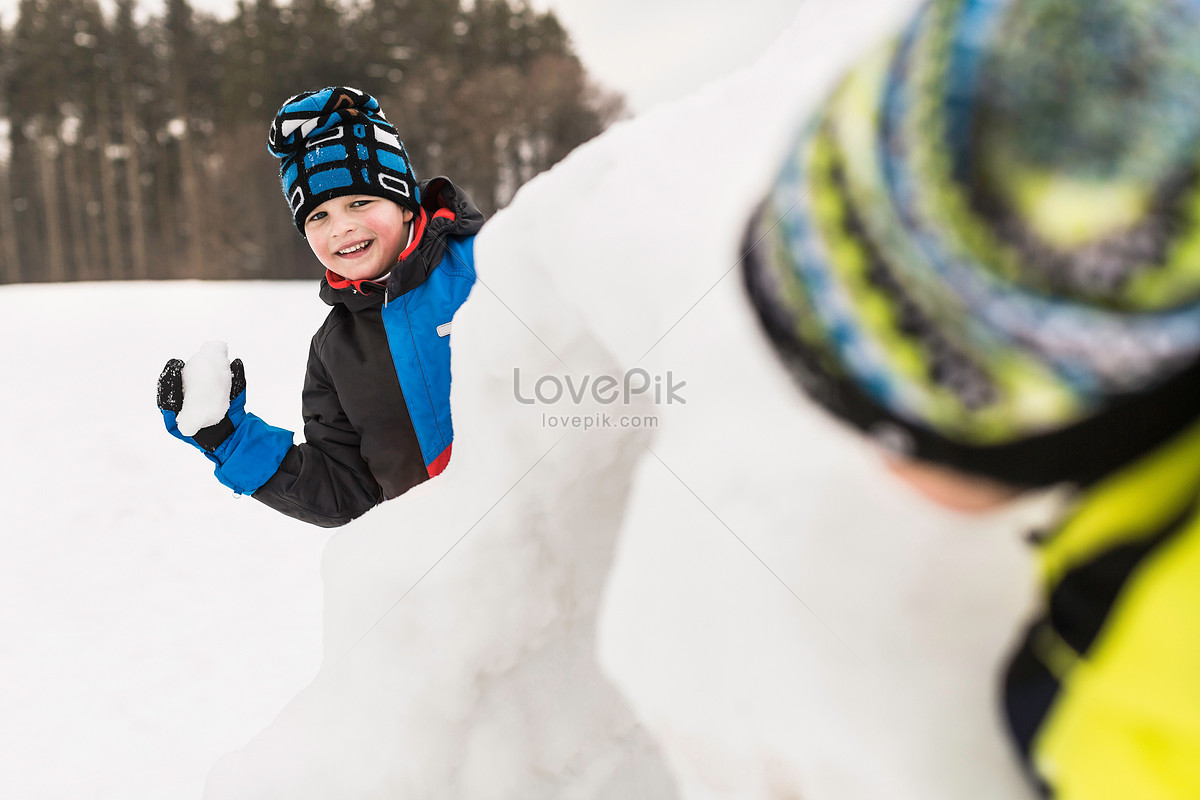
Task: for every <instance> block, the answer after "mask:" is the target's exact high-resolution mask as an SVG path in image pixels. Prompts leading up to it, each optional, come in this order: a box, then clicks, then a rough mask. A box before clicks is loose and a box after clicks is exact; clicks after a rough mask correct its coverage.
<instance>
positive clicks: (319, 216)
mask: <svg viewBox="0 0 1200 800" xmlns="http://www.w3.org/2000/svg"><path fill="white" fill-rule="evenodd" d="M324 217H325V212H324V211H318V212H317V213H315V214H313V215H312V216H311V217H309V218H308V222H316V221H317V220H319V219H324ZM308 222H306V223H305V224H306V225H307V224H308Z"/></svg>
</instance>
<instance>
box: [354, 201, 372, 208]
mask: <svg viewBox="0 0 1200 800" xmlns="http://www.w3.org/2000/svg"><path fill="white" fill-rule="evenodd" d="M370 202H371V201H370V200H355V201H354V202H353V203H351V204H350V207H351V208H358V207H359V206H365V205H367V204H368V203H370Z"/></svg>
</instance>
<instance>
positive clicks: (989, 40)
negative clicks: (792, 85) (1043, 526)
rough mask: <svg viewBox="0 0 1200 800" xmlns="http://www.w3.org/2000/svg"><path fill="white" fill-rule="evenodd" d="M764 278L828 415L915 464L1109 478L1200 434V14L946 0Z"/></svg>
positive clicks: (838, 127)
mask: <svg viewBox="0 0 1200 800" xmlns="http://www.w3.org/2000/svg"><path fill="white" fill-rule="evenodd" d="M746 248H747V252H748V255H747V257H746V259H745V261H744V263H743V268H744V278H745V282H746V286H747V288H748V290H749V294H750V297H751V300H752V302H753V304H754V307H755V309H756V310H757V312H758V315H759V318H760V320H761V321H762V323H763V326H764V328H765V330H766V331H767V333H768V334H769V336H770V338H771V340H772V341H773V343H774V345H775V346H776V349H777V350H778V351H779V352H780V353H781V354H782V355H783V357H784V360H785V361H786V363H787V365H788V367H789V368H790V370H791V371H792V372H793V374H794V375H795V376H796V378H797V379H798V380H799V381H800V383H801V384H802V386H803V387H804V388H805V389H806V390H807V391H808V392H809V393H810V394H811V395H812V396H814V397H815V398H816V399H817V400H818V401H819V402H821V403H823V404H824V405H825V406H827V407H828V408H829V409H830V410H832V411H834V412H835V413H836V414H838V415H840V416H841V417H842V418H844V419H845V420H847V421H849V422H850V423H852V424H854V425H855V426H857V427H858V428H860V429H861V430H863V431H864V432H866V433H868V434H869V435H871V436H873V437H875V438H877V439H878V440H880V441H881V442H882V443H883V444H885V445H886V446H888V447H890V448H893V449H894V450H897V451H900V452H902V453H904V454H907V455H909V456H911V457H914V458H917V459H920V460H925V461H932V462H936V463H941V464H943V465H946V466H950V467H953V468H955V469H957V470H959V471H963V472H967V473H971V474H976V475H981V476H986V477H990V478H993V479H997V480H1001V481H1004V482H1007V483H1010V484H1013V485H1017V486H1038V485H1049V484H1052V483H1057V482H1060V481H1073V482H1077V483H1086V482H1090V481H1093V480H1096V479H1098V478H1099V477H1101V476H1103V475H1105V474H1107V473H1109V472H1111V471H1112V470H1114V469H1116V468H1117V467H1119V466H1121V465H1123V464H1125V463H1128V462H1129V461H1131V460H1133V459H1134V458H1136V457H1137V456H1138V455H1140V454H1142V453H1144V452H1147V451H1148V450H1150V449H1151V448H1153V447H1155V446H1156V445H1158V444H1161V443H1163V442H1165V441H1167V440H1168V439H1169V438H1171V436H1172V435H1173V434H1175V433H1176V432H1178V431H1180V430H1181V429H1182V428H1184V427H1185V426H1187V425H1188V424H1189V423H1191V422H1193V421H1195V420H1197V419H1198V418H1200V11H1198V10H1197V7H1196V5H1195V4H1194V3H1190V2H1184V0H1089V2H1087V3H1080V2H1076V0H933V2H929V3H927V4H926V5H924V6H923V7H922V8H921V9H920V10H919V12H918V13H917V15H916V17H915V18H914V20H913V21H912V23H911V24H910V25H909V26H908V28H907V29H906V30H905V31H904V32H903V34H902V35H901V36H900V37H899V38H898V39H897V40H895V41H893V42H890V43H889V44H887V46H886V47H884V48H882V49H881V50H880V51H878V52H876V53H874V54H872V55H871V56H870V57H869V58H867V59H866V60H864V61H863V62H861V63H860V64H858V65H857V66H856V67H855V68H854V69H853V70H852V71H851V73H850V74H849V75H848V76H847V77H846V78H845V79H844V81H843V82H842V83H841V84H840V85H839V86H838V87H837V88H836V90H835V91H834V92H833V93H832V95H831V96H830V97H829V98H828V99H827V101H826V102H825V103H824V105H823V106H822V107H821V108H820V109H819V111H818V113H816V115H815V117H814V118H813V119H811V120H810V121H809V122H808V123H807V124H806V125H805V126H804V128H803V130H802V131H801V133H800V135H799V136H798V138H797V140H796V142H795V145H794V147H793V148H792V149H791V150H790V152H789V153H788V155H787V158H786V163H784V165H783V169H782V171H781V172H780V173H779V175H778V178H777V179H776V182H775V184H774V186H773V187H772V188H771V190H770V192H769V193H768V195H767V197H766V199H765V201H764V202H763V204H762V205H761V207H760V208H759V209H758V210H757V212H756V213H755V215H754V217H753V219H752V221H751V223H750V226H749V229H748V231H747V236H746Z"/></svg>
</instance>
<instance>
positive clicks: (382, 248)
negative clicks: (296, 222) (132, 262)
mask: <svg viewBox="0 0 1200 800" xmlns="http://www.w3.org/2000/svg"><path fill="white" fill-rule="evenodd" d="M412 218H413V213H412V212H411V211H409V210H408V209H407V208H404V207H402V206H400V205H398V204H397V203H393V202H392V201H391V200H388V199H386V198H383V197H375V196H373V195H367V194H352V195H347V196H346V197H335V198H333V199H332V200H326V201H325V202H324V203H322V204H321V205H319V206H317V207H316V208H315V209H313V211H312V213H310V214H309V215H308V218H307V219H306V220H305V221H304V235H305V236H306V237H307V238H308V246H309V247H311V248H312V251H313V253H315V254H316V256H317V259H318V260H319V261H320V262H321V263H322V264H323V265H324V266H325V267H326V268H327V269H330V270H332V271H333V272H335V273H337V274H338V275H341V276H342V277H343V278H346V279H348V280H352V281H357V280H363V279H370V278H378V277H379V276H381V275H383V274H384V273H386V272H388V271H389V270H391V268H392V267H393V266H395V264H396V260H397V259H398V258H399V257H400V253H402V252H403V251H404V246H405V245H406V244H407V243H408V225H409V223H410V222H411V221H412Z"/></svg>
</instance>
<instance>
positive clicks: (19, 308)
mask: <svg viewBox="0 0 1200 800" xmlns="http://www.w3.org/2000/svg"><path fill="white" fill-rule="evenodd" d="M319 274H320V272H319V268H318V269H314V280H313V281H304V282H287V283H284V282H270V283H267V282H252V283H251V282H247V283H201V282H170V283H77V284H61V285H52V284H41V285H31V286H5V287H0V341H2V342H4V346H3V347H0V372H2V373H3V374H4V375H5V376H6V378H5V380H4V381H2V382H0V408H2V409H3V411H4V418H5V420H6V429H5V434H4V444H3V450H2V452H3V454H4V458H3V459H0V498H2V499H3V508H4V512H3V521H2V522H0V545H2V546H3V558H0V675H3V676H4V679H3V680H2V681H0V797H3V798H17V799H19V800H63V798H83V797H86V798H90V799H91V800H162V798H196V797H199V796H200V795H201V793H202V792H203V788H204V782H205V779H206V776H207V774H208V772H209V770H210V769H211V768H212V765H213V763H214V762H215V761H216V760H217V758H218V757H219V756H221V754H223V753H227V752H229V751H230V750H234V749H236V748H238V747H241V746H242V745H243V744H244V743H245V742H246V741H247V740H249V739H250V738H251V737H252V736H254V735H255V734H256V733H257V732H258V731H260V730H262V728H263V727H264V726H266V725H267V724H269V723H270V721H271V720H272V719H273V718H274V717H275V715H276V714H278V713H279V710H280V709H281V708H282V707H283V706H284V705H285V704H286V703H287V702H288V700H289V699H291V698H292V697H294V696H295V694H296V693H297V692H298V691H300V689H302V688H303V687H304V686H305V685H306V684H307V683H308V682H309V681H310V680H312V678H313V676H314V675H315V674H316V672H317V668H318V666H319V664H320V659H321V631H322V621H321V613H322V611H321V610H322V602H323V599H322V592H323V590H322V585H321V556H322V553H323V551H324V549H325V545H326V542H327V541H328V539H329V533H328V532H327V531H324V530H321V529H319V528H314V527H312V526H309V525H304V524H302V523H299V522H296V521H295V520H291V519H287V518H285V517H283V516H281V515H279V514H277V513H276V512H274V511H272V510H270V509H268V508H267V507H266V506H263V505H262V504H261V503H259V502H257V501H255V500H251V499H248V498H247V499H241V500H238V499H235V498H234V497H233V495H232V493H231V492H230V491H229V490H228V489H226V488H225V487H223V486H221V485H220V484H219V483H218V482H217V480H216V479H215V478H214V477H213V474H212V471H213V465H212V464H211V463H210V462H209V461H208V460H207V459H206V458H204V456H203V455H202V454H201V453H200V452H198V451H197V450H196V449H195V448H193V447H189V446H188V445H186V444H184V443H183V442H180V441H179V440H177V439H174V438H172V437H171V436H170V435H169V434H167V432H166V430H165V428H164V426H163V420H162V416H161V414H160V413H159V410H158V408H157V407H156V405H155V381H156V380H157V378H158V374H159V371H160V370H161V369H162V366H163V364H165V363H166V362H167V360H168V359H170V358H174V357H179V358H186V357H187V355H188V354H189V353H192V352H194V351H195V350H196V349H197V348H198V346H199V345H200V344H201V343H202V342H203V341H204V340H205V339H207V338H210V337H212V336H214V335H220V336H222V337H223V338H225V339H226V340H227V341H229V342H230V343H231V344H232V345H233V347H234V349H235V351H236V352H237V353H238V354H239V355H240V356H241V358H242V359H243V360H244V362H245V364H246V372H247V378H248V381H249V388H248V393H249V399H250V404H251V406H252V407H253V408H254V409H255V410H256V411H257V412H258V413H260V414H262V415H263V416H265V417H266V418H267V419H269V420H271V422H272V423H273V424H275V425H280V426H283V427H287V428H291V429H292V430H300V426H301V418H300V389H301V381H302V378H303V375H304V365H305V361H306V359H307V357H308V341H309V338H310V337H311V336H312V334H313V332H314V331H315V330H316V329H317V327H318V326H319V325H320V324H321V320H322V319H324V317H325V314H326V313H327V312H328V307H327V306H325V304H324V303H322V302H321V301H320V299H319V298H318V297H317V286H316V280H315V278H316V276H319Z"/></svg>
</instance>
